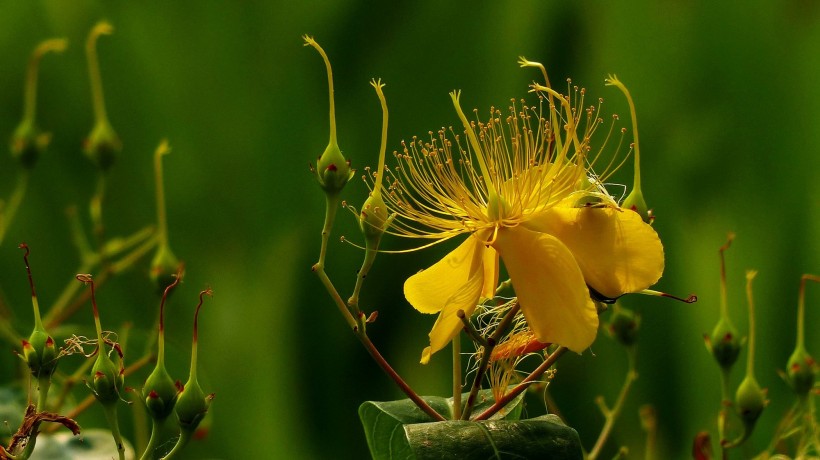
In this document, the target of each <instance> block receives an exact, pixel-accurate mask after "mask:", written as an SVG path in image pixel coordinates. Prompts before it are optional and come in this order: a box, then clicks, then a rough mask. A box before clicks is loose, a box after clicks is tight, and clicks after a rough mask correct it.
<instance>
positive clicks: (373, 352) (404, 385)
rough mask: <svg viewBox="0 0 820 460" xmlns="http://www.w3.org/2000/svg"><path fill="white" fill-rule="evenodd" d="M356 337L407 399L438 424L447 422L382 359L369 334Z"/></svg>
mask: <svg viewBox="0 0 820 460" xmlns="http://www.w3.org/2000/svg"><path fill="white" fill-rule="evenodd" d="M356 337H358V338H359V340H360V341H361V342H362V345H364V347H365V348H366V349H367V351H368V352H369V353H370V356H372V357H373V359H374V360H375V361H376V363H378V364H379V366H380V367H381V368H382V370H384V372H386V373H387V375H388V376H390V378H391V379H393V381H394V382H396V385H398V386H399V388H401V391H403V392H404V394H406V395H407V397H408V398H410V400H411V401H413V402H414V403H415V404H416V406H418V408H419V409H421V410H422V411H424V413H425V414H427V415H429V416H430V417H431V418H432V419H433V420H435V421H437V422H443V421H445V420H446V419H445V418H444V417H443V416H442V415H441V414H439V413H438V412H436V410H435V409H433V408H432V407H430V405H429V404H427V402H426V401H425V400H423V399H421V397H420V396H419V395H417V394H416V392H415V391H413V389H412V388H410V386H409V385H407V383H406V382H405V381H404V380H403V379H402V378H401V376H400V375H399V374H398V373H397V372H396V371H395V370H393V368H392V367H391V366H390V364H388V362H387V361H386V360H385V359H384V357H382V355H381V353H379V350H377V349H376V346H375V345H373V342H371V341H370V338H368V337H367V334H364V333H361V334H356Z"/></svg>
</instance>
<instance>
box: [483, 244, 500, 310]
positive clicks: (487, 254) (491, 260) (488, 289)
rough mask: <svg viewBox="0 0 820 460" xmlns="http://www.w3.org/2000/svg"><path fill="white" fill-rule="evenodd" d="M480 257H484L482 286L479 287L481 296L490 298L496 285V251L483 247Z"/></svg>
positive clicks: (493, 295)
mask: <svg viewBox="0 0 820 460" xmlns="http://www.w3.org/2000/svg"><path fill="white" fill-rule="evenodd" d="M482 258H483V259H484V260H483V263H484V287H482V288H481V297H482V298H485V299H492V298H493V297H495V289H496V288H497V287H498V251H496V250H495V249H493V248H492V247H488V248H484V255H483V256H482Z"/></svg>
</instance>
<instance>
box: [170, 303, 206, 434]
mask: <svg viewBox="0 0 820 460" xmlns="http://www.w3.org/2000/svg"><path fill="white" fill-rule="evenodd" d="M204 295H211V291H210V290H209V289H208V290H205V291H202V292H201V293H200V294H199V304H198V305H197V307H196V313H195V314H194V338H193V344H192V346H191V372H190V375H189V377H188V382H187V383H185V385H184V386H183V388H182V390H181V391H180V393H179V396H178V397H177V402H176V405H175V406H174V411H175V412H176V414H177V417H178V419H179V426H180V428H181V429H182V431H183V432H185V433H187V436H188V437H190V435H191V434H193V433H194V431H195V430H196V428H197V426H199V423H200V422H202V419H204V418H205V414H207V413H208V408H209V407H210V406H211V401H213V399H214V394H209V395H206V394H205V392H204V391H202V387H200V386H199V381H198V380H197V375H196V370H197V369H196V366H197V345H198V341H199V337H198V327H197V321H198V318H199V310H200V308H201V307H202V300H203V296H204Z"/></svg>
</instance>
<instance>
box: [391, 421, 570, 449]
mask: <svg viewBox="0 0 820 460" xmlns="http://www.w3.org/2000/svg"><path fill="white" fill-rule="evenodd" d="M404 430H405V433H406V435H407V440H408V444H409V445H410V449H411V450H412V452H413V454H415V457H412V458H415V459H416V460H428V459H430V460H433V459H459V460H461V459H464V460H471V459H475V460H486V459H525V458H549V459H555V460H581V459H582V458H583V453H582V450H581V441H580V439H579V438H578V433H577V432H576V431H575V430H573V429H572V428H570V427H568V426H566V425H564V424H563V423H562V422H561V420H560V419H559V418H558V417H557V416H555V415H545V416H542V417H538V418H534V419H530V420H486V421H481V422H465V421H459V420H453V421H447V422H432V423H416V424H412V425H405V426H404Z"/></svg>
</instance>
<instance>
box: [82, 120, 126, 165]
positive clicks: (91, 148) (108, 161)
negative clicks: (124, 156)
mask: <svg viewBox="0 0 820 460" xmlns="http://www.w3.org/2000/svg"><path fill="white" fill-rule="evenodd" d="M120 150H122V141H120V138H119V136H117V133H116V132H114V128H112V127H111V125H110V124H109V123H108V121H98V122H97V123H96V124H95V125H94V128H93V129H92V130H91V134H89V135H88V138H87V139H86V140H85V142H84V144H83V153H85V156H87V157H88V158H89V159H90V160H91V161H92V162H93V163H94V164H95V165H96V166H97V167H98V168H100V170H101V171H108V169H110V168H111V166H113V164H114V161H115V160H116V159H117V156H118V155H119V153H120Z"/></svg>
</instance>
